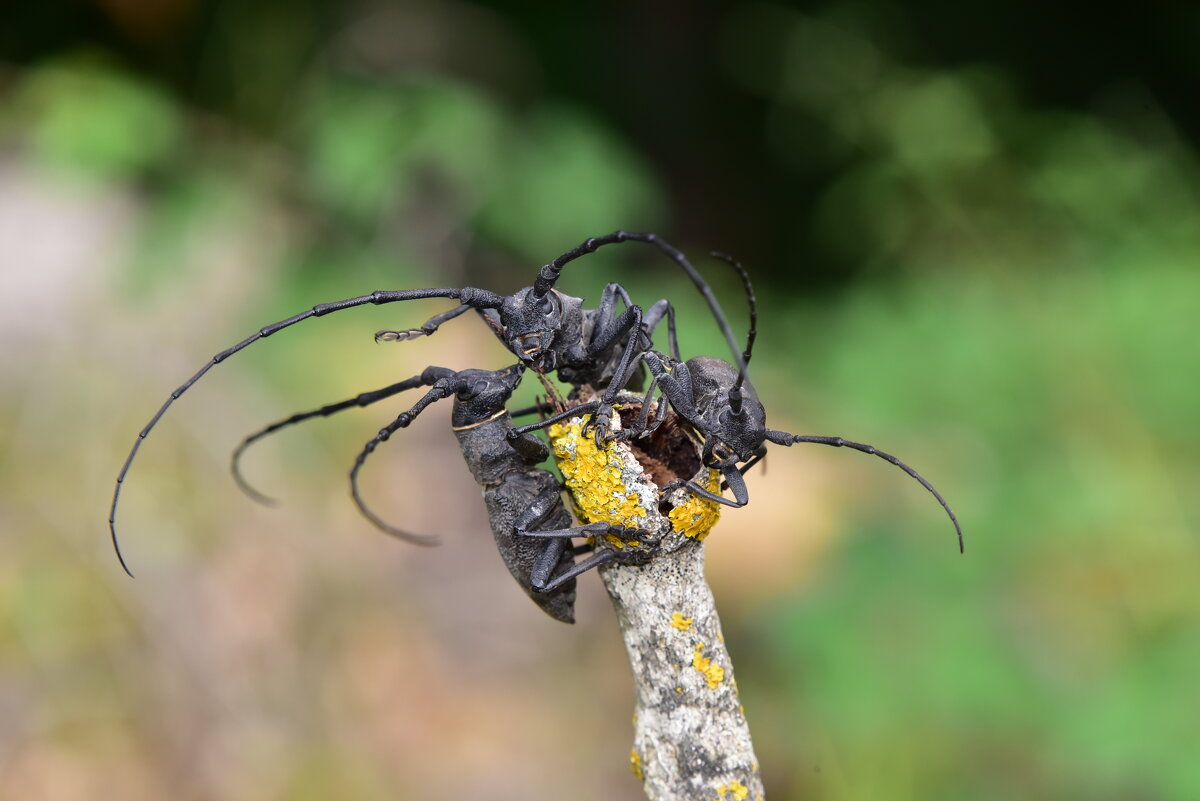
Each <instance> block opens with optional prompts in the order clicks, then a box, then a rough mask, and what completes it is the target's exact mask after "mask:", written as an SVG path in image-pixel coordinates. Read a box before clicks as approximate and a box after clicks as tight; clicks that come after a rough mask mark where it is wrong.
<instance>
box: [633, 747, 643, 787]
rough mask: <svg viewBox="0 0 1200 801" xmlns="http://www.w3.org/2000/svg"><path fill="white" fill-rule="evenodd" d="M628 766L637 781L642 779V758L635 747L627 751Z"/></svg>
mask: <svg viewBox="0 0 1200 801" xmlns="http://www.w3.org/2000/svg"><path fill="white" fill-rule="evenodd" d="M629 768H630V770H632V771H633V775H634V776H637V777H638V781H643V780H644V777H643V775H642V758H641V756H639V755H638V752H637V749H636V748H633V749H630V751H629Z"/></svg>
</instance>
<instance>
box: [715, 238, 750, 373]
mask: <svg viewBox="0 0 1200 801" xmlns="http://www.w3.org/2000/svg"><path fill="white" fill-rule="evenodd" d="M712 255H713V258H717V259H720V260H721V261H723V262H725V263H726V264H728V265H729V266H730V267H732V268H733V269H735V270H737V274H738V275H739V276H741V278H742V286H743V287H744V288H745V290H746V303H747V304H748V305H749V307H750V329H749V330H748V331H747V332H746V350H745V351H743V352H742V361H741V365H740V369H739V370H738V376H737V381H735V382H734V384H733V387H734V389H739V390H740V389H741V387H742V382H744V381H745V380H746V369H747V368H748V367H749V366H750V355H751V354H752V353H753V352H754V340H755V339H756V338H757V337H758V299H757V298H755V297H754V284H753V283H752V282H751V281H750V273H748V272H746V268H745V267H743V266H742V263H741V262H740V261H738V260H737V259H735V258H734V257H733V256H730V255H729V254H728V253H721V252H719V251H715V250H714V251H713V253H712Z"/></svg>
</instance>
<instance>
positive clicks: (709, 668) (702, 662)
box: [692, 642, 725, 690]
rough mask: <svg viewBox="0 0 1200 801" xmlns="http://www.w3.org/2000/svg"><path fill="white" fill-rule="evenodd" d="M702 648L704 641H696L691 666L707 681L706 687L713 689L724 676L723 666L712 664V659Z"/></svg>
mask: <svg viewBox="0 0 1200 801" xmlns="http://www.w3.org/2000/svg"><path fill="white" fill-rule="evenodd" d="M703 650H704V643H702V642H698V643H696V649H695V650H694V651H693V652H692V667H693V668H695V669H696V672H697V673H699V674H700V675H701V676H703V677H704V680H705V681H706V682H708V689H710V690H715V689H717V685H719V684H720V683H721V682H722V681H723V680H724V678H725V668H723V667H721V666H720V665H714V664H713V663H712V660H711V659H709V658H708V657H707V656H705V655H704V654H703Z"/></svg>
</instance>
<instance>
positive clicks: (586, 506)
mask: <svg viewBox="0 0 1200 801" xmlns="http://www.w3.org/2000/svg"><path fill="white" fill-rule="evenodd" d="M582 420H583V423H555V424H554V425H552V426H550V427H549V428H548V429H547V433H548V434H549V436H550V443H551V445H552V446H553V449H554V457H555V461H556V462H557V463H558V469H559V471H560V472H562V475H563V481H564V482H565V483H566V485H567V490H568V491H569V493H570V496H571V503H572V505H573V506H574V508H575V511H576V513H577V514H578V515H579V517H581V518H583V519H584V520H585V521H587V522H589V523H596V522H605V523H612V524H614V525H618V526H627V527H629V528H643V527H644V526H645V525H646V523H647V513H646V509H645V507H644V506H642V502H641V498H640V497H639V496H638V494H637V492H635V491H634V489H633V488H632V487H628V486H626V485H625V482H624V479H623V478H622V467H623V464H624V463H623V461H622V458H621V455H620V454H619V453H618V451H617V449H616V447H615V445H614V443H606V444H605V445H604V447H603V448H597V447H596V442H595V440H594V439H593V438H592V437H590V436H584V435H583V433H582V428H583V425H584V424H586V422H587V417H586V416H585V417H583V418H582ZM705 489H707V490H708V491H709V492H714V493H717V492H720V489H721V474H720V473H718V472H717V471H716V470H709V471H708V481H707V482H706V484H705ZM720 516H721V504H719V503H717V502H716V501H711V500H708V499H706V498H701V497H699V496H696V495H689V496H688V498H687V500H686V501H685V502H684V503H682V504H681V505H679V506H676V507H674V508H673V509H671V510H670V511H669V512H668V513H667V517H668V519H669V520H670V523H671V528H672V530H674V531H675V532H677V533H679V534H682V535H684V536H685V537H692V538H694V539H698V540H703V539H704V538H705V537H707V536H708V533H709V532H710V531H712V528H713V526H715V525H716V524H717V520H718V518H720ZM607 539H608V541H609V542H610V543H611V544H612V545H613V547H615V548H620V547H622V546H621V544H619V543H618V542H617V541H616V539H615V537H609V538H607ZM624 544H625V545H627V546H631V547H637V546H640V545H641V544H642V543H640V542H638V541H637V540H625V541H624Z"/></svg>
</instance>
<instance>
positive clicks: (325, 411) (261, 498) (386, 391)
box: [229, 374, 436, 506]
mask: <svg viewBox="0 0 1200 801" xmlns="http://www.w3.org/2000/svg"><path fill="white" fill-rule="evenodd" d="M434 380H436V379H427V378H426V376H425V375H424V374H422V375H417V376H413V377H412V378H406V379H405V380H403V381H399V382H397V383H395V384H392V385H391V386H388V387H384V388H383V389H376V390H374V391H372V392H363V393H362V394H360V395H356V396H354V397H353V398H350V399H348V400H344V401H339V402H338V403H330V404H328V405H326V406H322V407H321V408H319V409H313V410H312V411H309V412H297V413H296V414H293V415H292V416H291V417H288V418H286V419H284V420H278V421H276V422H274V423H271V424H270V425H269V426H267V427H265V428H263V429H261V430H259V431H256V432H254V433H253V434H251V435H250V436H248V437H246V438H245V439H244V440H242V441H241V444H239V445H238V446H237V448H235V449H234V451H233V455H232V456H231V457H230V459H229V470H230V472H231V473H232V474H233V480H234V481H235V482H237V485H238V487H240V488H241V490H242V492H244V493H246V494H247V495H249V496H250V497H251V498H253V499H254V500H256V501H258V502H259V503H262V504H265V505H267V506H274V505H275V503H276V501H275V499H274V498H272V497H270V496H268V495H264V494H263V493H261V492H259V491H258V490H257V489H255V488H254V487H253V486H252V485H251V484H250V482H249V481H247V480H246V478H245V476H243V475H242V470H241V459H242V454H243V453H245V452H246V449H247V448H249V447H250V446H251V445H252V444H254V443H255V442H257V441H258V440H260V439H262V438H263V437H265V436H266V435H267V434H272V433H274V432H276V431H278V430H279V429H281V428H286V427H287V426H290V425H295V424H296V423H301V422H303V421H305V420H310V419H312V418H314V417H328V416H329V415H331V414H335V413H337V412H340V411H343V410H344V409H349V408H352V407H354V406H370V405H371V404H372V403H375V402H377V401H381V400H384V399H385V398H390V397H392V396H393V395H398V394H399V393H401V392H404V391H405V390H409V389H414V388H416V387H423V386H428V385H429V384H431V383H433V381H434Z"/></svg>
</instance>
